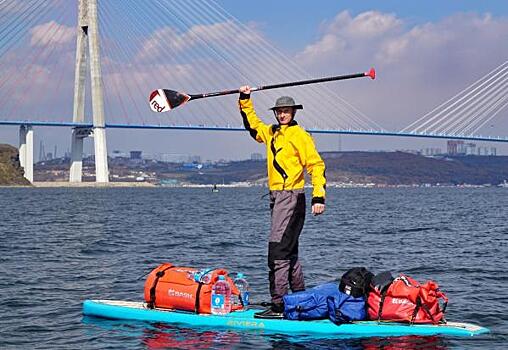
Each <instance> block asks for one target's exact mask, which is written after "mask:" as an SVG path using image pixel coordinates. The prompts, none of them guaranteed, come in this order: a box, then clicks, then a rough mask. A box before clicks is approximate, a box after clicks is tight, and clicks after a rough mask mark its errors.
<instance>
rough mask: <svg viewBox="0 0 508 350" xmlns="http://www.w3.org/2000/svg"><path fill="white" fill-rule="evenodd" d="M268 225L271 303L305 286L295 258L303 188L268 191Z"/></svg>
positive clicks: (302, 216)
mask: <svg viewBox="0 0 508 350" xmlns="http://www.w3.org/2000/svg"><path fill="white" fill-rule="evenodd" d="M270 209H271V216H272V225H271V232H270V239H269V243H268V267H269V269H270V272H269V274H268V278H269V280H270V295H271V297H272V303H274V304H276V305H279V306H280V305H282V303H283V302H282V297H283V296H284V295H285V294H286V293H287V292H288V287H289V288H291V291H293V292H297V291H301V290H304V289H305V283H304V280H303V270H302V266H301V265H300V262H299V261H298V239H299V237H300V233H301V232H302V228H303V224H304V221H305V193H304V190H303V189H302V190H291V191H270Z"/></svg>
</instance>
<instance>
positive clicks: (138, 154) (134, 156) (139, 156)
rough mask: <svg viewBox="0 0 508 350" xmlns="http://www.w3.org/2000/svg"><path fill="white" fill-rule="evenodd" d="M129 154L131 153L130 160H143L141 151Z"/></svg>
mask: <svg viewBox="0 0 508 350" xmlns="http://www.w3.org/2000/svg"><path fill="white" fill-rule="evenodd" d="M130 153H131V157H130V158H131V159H138V160H141V159H143V157H142V153H143V152H142V151H131V152H130Z"/></svg>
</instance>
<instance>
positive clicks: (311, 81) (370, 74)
mask: <svg viewBox="0 0 508 350" xmlns="http://www.w3.org/2000/svg"><path fill="white" fill-rule="evenodd" d="M363 77H371V78H372V79H374V77H375V72H374V70H373V69H371V70H370V72H367V73H356V74H347V75H337V76H334V77H326V78H317V79H309V80H300V81H294V82H290V83H282V84H274V85H265V86H258V87H253V88H251V91H259V90H269V89H278V88H284V87H289V86H298V85H307V84H316V83H324V82H327V81H334V80H346V79H354V78H363ZM239 92H240V90H238V89H237V90H225V91H217V92H209V93H205V94H198V95H190V99H191V100H196V99H198V98H205V97H214V96H223V95H232V94H238V93H239Z"/></svg>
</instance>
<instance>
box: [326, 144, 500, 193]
mask: <svg viewBox="0 0 508 350" xmlns="http://www.w3.org/2000/svg"><path fill="white" fill-rule="evenodd" d="M322 156H323V158H324V159H325V162H326V166H327V178H328V180H329V181H333V182H348V181H353V182H356V183H366V182H373V183H377V184H388V185H402V184H404V185H410V184H424V183H430V184H437V183H440V184H454V185H456V184H464V183H467V184H474V185H481V184H499V183H501V182H503V180H506V179H508V157H503V156H497V157H495V156H455V157H441V158H429V157H424V156H421V155H416V154H411V153H404V152H340V153H339V152H333V153H326V152H325V153H323V154H322Z"/></svg>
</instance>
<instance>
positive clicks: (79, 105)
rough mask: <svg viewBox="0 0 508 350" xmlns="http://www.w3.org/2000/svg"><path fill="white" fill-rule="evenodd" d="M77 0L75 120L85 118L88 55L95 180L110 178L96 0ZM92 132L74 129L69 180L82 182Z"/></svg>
mask: <svg viewBox="0 0 508 350" xmlns="http://www.w3.org/2000/svg"><path fill="white" fill-rule="evenodd" d="M78 1H79V15H78V35H77V47H76V66H75V67H76V68H75V75H74V109H73V117H72V118H73V121H74V122H75V123H83V122H84V121H85V87H86V75H87V70H88V69H87V61H88V58H89V61H90V79H91V88H92V91H91V96H92V112H93V129H92V130H91V134H92V135H93V138H94V149H95V181H96V182H109V170H108V151H107V143H106V123H105V116H104V96H103V87H102V72H101V60H100V44H99V25H98V18H97V0H78ZM89 134H90V131H89V130H86V129H85V130H83V129H82V128H74V130H73V132H72V144H71V168H70V175H69V181H70V182H81V180H82V170H83V167H82V162H83V141H84V138H86V137H87V136H88V135H89Z"/></svg>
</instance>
